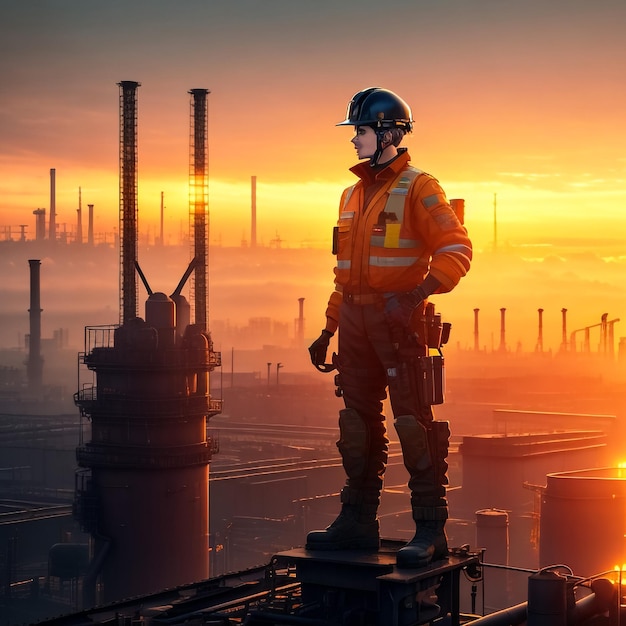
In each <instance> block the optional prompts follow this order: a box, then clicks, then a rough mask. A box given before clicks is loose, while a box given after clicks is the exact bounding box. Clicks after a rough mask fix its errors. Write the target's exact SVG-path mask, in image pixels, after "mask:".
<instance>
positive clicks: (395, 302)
mask: <svg viewBox="0 0 626 626" xmlns="http://www.w3.org/2000/svg"><path fill="white" fill-rule="evenodd" d="M424 300H426V294H425V293H424V290H423V289H422V287H421V286H417V287H416V288H415V289H413V291H407V292H404V293H394V294H392V295H391V296H389V297H387V299H386V302H385V317H386V318H387V322H388V323H389V326H391V328H392V330H395V331H405V330H406V329H407V328H408V327H409V323H410V322H411V317H412V316H413V313H414V311H415V309H417V307H418V306H419V305H420V304H422V302H424Z"/></svg>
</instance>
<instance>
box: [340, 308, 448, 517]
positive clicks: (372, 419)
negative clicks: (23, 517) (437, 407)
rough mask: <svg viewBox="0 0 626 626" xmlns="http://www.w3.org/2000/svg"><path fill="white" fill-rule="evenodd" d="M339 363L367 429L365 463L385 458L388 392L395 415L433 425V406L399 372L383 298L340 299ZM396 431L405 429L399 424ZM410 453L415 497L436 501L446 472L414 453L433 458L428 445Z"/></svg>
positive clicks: (350, 405)
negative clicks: (363, 301)
mask: <svg viewBox="0 0 626 626" xmlns="http://www.w3.org/2000/svg"><path fill="white" fill-rule="evenodd" d="M415 349H416V350H420V349H421V350H422V354H424V355H426V352H427V349H426V348H425V347H422V348H419V347H417V346H415ZM337 365H338V370H339V377H338V381H339V385H340V387H341V390H342V392H343V400H344V403H345V406H346V408H347V409H353V410H354V411H356V412H357V413H358V415H359V416H360V417H361V419H362V420H363V421H364V423H365V425H366V428H367V431H368V436H367V440H368V444H367V447H368V456H369V462H367V463H366V465H367V466H369V467H380V465H379V462H380V459H384V460H385V461H386V458H387V449H388V443H389V441H388V439H387V436H386V427H385V416H384V414H383V401H384V400H385V398H386V397H387V391H388V393H389V400H390V403H391V408H392V411H393V414H394V416H395V417H396V419H397V418H399V417H400V416H403V418H402V419H403V420H406V418H407V416H413V417H414V418H415V420H416V421H417V422H418V423H419V424H421V425H422V426H423V427H424V428H426V429H428V428H429V427H430V424H431V422H432V421H433V412H432V408H431V407H430V406H429V405H424V403H423V401H422V400H421V399H420V398H419V397H418V394H417V393H416V390H415V386H414V385H410V384H407V381H406V378H405V377H403V376H401V375H400V372H401V369H402V364H401V363H400V362H399V357H398V344H397V343H396V342H395V341H394V338H393V337H392V333H391V330H390V327H389V324H388V322H387V320H386V318H385V314H384V304H383V302H382V299H381V302H380V303H375V304H367V305H356V304H353V303H351V302H345V301H344V302H343V303H342V305H341V309H340V323H339V354H338V363H337ZM396 427H397V425H396ZM398 432H399V434H402V433H400V430H399V429H398ZM405 441H406V438H405ZM340 447H341V446H340ZM403 448H404V442H403ZM410 454H411V456H412V458H411V459H408V458H407V451H406V450H405V452H404V457H405V465H406V466H407V469H408V470H409V472H410V474H411V480H410V482H409V487H410V488H411V491H412V496H413V498H412V500H413V501H414V502H415V498H416V497H418V496H421V497H426V498H427V500H425V501H424V502H429V503H431V502H432V504H433V505H435V504H438V503H439V502H440V500H439V499H440V498H441V497H443V495H444V493H445V489H443V488H442V485H441V483H442V482H443V480H444V479H443V477H442V476H441V473H442V472H441V471H436V470H435V471H434V472H433V469H434V468H433V459H432V458H423V459H420V458H416V456H417V457H419V455H423V456H424V457H429V456H430V453H429V450H428V449H427V448H425V449H422V450H411V452H410ZM446 467H447V466H446ZM421 468H423V470H422V469H421ZM383 471H384V468H383ZM444 471H445V469H444ZM437 483H439V484H437Z"/></svg>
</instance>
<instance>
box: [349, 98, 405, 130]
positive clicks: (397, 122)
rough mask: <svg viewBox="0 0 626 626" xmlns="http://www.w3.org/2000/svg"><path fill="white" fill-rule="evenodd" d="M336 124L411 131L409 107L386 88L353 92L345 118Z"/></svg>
mask: <svg viewBox="0 0 626 626" xmlns="http://www.w3.org/2000/svg"><path fill="white" fill-rule="evenodd" d="M337 126H373V127H374V128H402V129H404V130H406V132H411V129H412V128H413V116H412V114H411V107H409V105H408V104H407V103H406V102H405V101H404V100H403V99H402V98H401V97H400V96H398V95H397V94H395V93H394V92H393V91H389V90H388V89H381V88H380V87H370V88H369V89H364V90H363V91H359V92H358V93H356V94H354V96H353V97H352V100H350V102H349V103H348V111H347V113H346V119H345V120H344V121H343V122H339V124H337Z"/></svg>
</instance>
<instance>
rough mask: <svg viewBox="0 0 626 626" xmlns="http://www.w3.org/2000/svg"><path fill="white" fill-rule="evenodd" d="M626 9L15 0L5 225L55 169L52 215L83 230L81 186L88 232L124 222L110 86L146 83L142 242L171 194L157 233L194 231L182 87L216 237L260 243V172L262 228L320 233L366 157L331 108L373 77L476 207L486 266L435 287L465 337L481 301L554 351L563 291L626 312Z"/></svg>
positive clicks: (422, 156)
mask: <svg viewBox="0 0 626 626" xmlns="http://www.w3.org/2000/svg"><path fill="white" fill-rule="evenodd" d="M624 24H626V3H625V2H624V0H597V1H595V2H593V3H591V2H589V1H588V0H585V1H583V0H549V1H547V0H524V1H522V0H514V1H513V0H509V1H507V0H431V1H427V0H386V1H385V2H380V1H376V2H374V1H371V0H340V1H339V0H315V1H313V0H310V1H308V0H307V1H305V0H256V1H254V0H178V1H176V2H174V1H173V0H171V1H165V0H132V1H130V2H128V1H123V0H108V1H107V2H100V1H96V0H55V1H48V0H2V1H1V2H0V77H1V79H2V80H1V82H0V94H1V96H0V239H4V238H5V237H6V232H7V229H8V228H9V227H11V228H12V229H13V233H14V235H13V236H14V238H15V237H16V236H17V232H18V226H19V225H20V224H26V225H27V236H28V237H29V238H32V237H34V234H35V220H34V216H33V215H32V212H33V210H34V209H36V208H46V209H49V194H50V168H55V170H56V189H57V207H56V208H57V226H58V228H59V230H63V229H64V228H65V229H67V231H68V232H70V233H71V232H72V231H73V230H74V229H75V226H76V217H77V215H76V209H77V208H78V190H79V188H80V189H81V191H82V205H83V209H84V210H85V207H86V205H87V204H90V203H91V204H94V206H95V230H96V233H108V236H111V237H112V233H113V229H114V228H115V227H116V226H117V223H118V189H119V180H118V159H119V143H118V137H119V88H118V86H117V83H119V82H120V81H123V80H134V81H138V82H140V83H141V86H140V87H139V89H138V91H137V97H138V138H139V168H138V171H139V228H140V237H142V238H143V240H144V241H146V240H147V241H150V239H151V238H152V239H153V238H154V236H155V235H157V234H158V228H159V211H160V198H161V192H163V193H164V197H165V206H166V209H165V238H166V241H169V242H171V243H177V242H178V241H179V238H180V236H181V234H182V233H186V232H187V229H188V226H187V212H188V200H187V188H188V164H189V139H188V138H189V122H190V119H189V117H190V116H189V112H190V96H189V94H188V91H189V90H190V89H194V88H206V89H209V90H210V91H211V94H210V96H209V153H210V159H209V160H210V166H209V167H210V192H209V203H210V238H211V243H212V244H213V245H216V244H219V245H222V246H239V245H240V244H241V242H242V241H243V240H248V241H249V239H250V181H251V177H252V176H256V177H257V219H258V229H257V230H258V236H257V239H258V242H259V243H260V244H264V245H269V244H270V242H271V241H272V240H273V239H275V238H280V240H281V241H282V246H283V247H290V248H299V247H316V248H320V249H328V248H329V246H330V239H331V229H332V226H333V225H334V223H335V220H336V215H337V204H338V199H339V195H340V192H341V190H342V188H343V187H345V186H346V185H348V184H351V183H352V182H353V180H354V177H353V175H352V174H351V173H350V172H349V171H348V168H349V167H350V166H351V165H353V164H354V163H355V161H356V157H355V152H354V149H353V147H352V145H351V144H350V138H351V129H350V128H337V127H336V126H335V124H336V123H337V122H339V121H341V120H343V119H344V116H345V111H346V105H347V103H348V101H349V100H350V98H351V97H352V95H353V94H354V93H355V92H357V91H359V90H361V89H363V88H366V87H369V86H374V85H378V86H383V87H386V88H389V89H392V90H394V91H396V92H397V93H399V94H400V95H401V96H402V97H403V98H404V99H405V100H407V101H408V102H409V103H410V104H411V106H412V108H413V114H414V117H415V120H416V122H415V130H414V132H413V133H412V135H410V136H409V137H408V139H407V141H406V142H405V143H406V145H407V146H408V147H409V150H410V153H411V155H412V161H413V164H414V165H416V166H417V167H419V168H421V169H423V170H426V171H428V172H430V173H432V174H433V175H435V176H436V177H437V178H438V179H439V180H440V181H441V183H442V185H443V187H444V189H445V190H446V192H447V194H448V197H450V198H464V199H465V201H466V225H467V227H468V230H469V232H470V235H471V237H472V239H473V242H474V245H475V249H476V251H477V253H476V255H475V261H474V266H473V268H472V271H471V272H470V274H469V276H468V278H467V279H464V281H463V285H462V288H460V289H458V290H456V291H455V292H453V293H452V294H450V295H449V296H445V298H442V300H445V304H442V306H445V307H450V308H454V309H457V310H460V311H462V317H461V319H460V320H459V321H457V322H455V323H457V327H458V325H459V324H460V325H462V327H463V328H465V331H464V332H463V333H462V336H461V339H462V340H463V341H464V342H465V343H468V342H471V327H472V326H471V325H472V310H473V308H480V309H481V316H484V319H485V320H486V322H485V324H486V325H487V322H488V325H489V327H490V328H493V329H496V328H497V325H498V316H499V309H500V307H508V310H509V313H508V315H510V318H509V319H510V327H511V334H512V335H513V332H515V335H514V336H515V337H517V336H519V337H525V338H526V339H525V341H526V342H527V343H526V344H525V345H527V346H528V347H531V348H532V344H533V335H534V328H535V326H536V317H537V308H538V307H544V308H545V309H546V314H545V315H546V325H547V326H548V325H549V328H550V332H551V336H552V338H553V339H552V340H551V344H552V345H558V342H559V341H560V311H561V308H562V307H566V308H568V309H569V310H570V312H571V322H570V323H571V327H572V328H578V327H581V326H585V325H587V324H590V323H592V322H596V321H598V320H599V317H600V315H601V314H602V313H603V312H605V311H607V310H608V311H610V314H611V316H612V317H613V316H616V317H621V318H623V319H624V320H625V322H623V323H622V326H624V324H626V281H625V280H624V275H625V273H626V254H625V252H624V241H625V240H626V211H625V208H626V123H625V119H624V117H625V111H626V43H625V40H624V33H623V30H624ZM494 215H495V216H496V217H497V228H494ZM85 221H86V219H85V218H83V224H85ZM495 244H497V245H495ZM494 248H497V251H498V252H499V253H500V255H502V254H503V253H505V252H507V253H508V252H511V254H507V255H506V261H505V260H503V257H502V256H493V255H492V253H493V251H494ZM331 261H332V259H330V260H329V263H328V267H324V268H315V271H317V272H318V273H319V274H320V276H322V275H323V276H322V277H321V278H316V281H318V283H317V284H319V285H320V286H319V289H318V291H319V294H320V295H319V296H315V297H312V296H311V294H310V293H309V292H307V291H306V290H305V289H301V286H300V283H299V279H298V283H297V284H295V285H294V293H291V291H290V292H289V298H291V299H293V298H295V297H297V296H300V295H302V296H306V297H307V303H308V305H309V307H310V309H309V310H310V311H311V315H310V317H311V322H310V323H311V326H310V328H311V329H316V328H317V327H318V326H320V327H321V324H322V319H321V318H322V315H323V308H324V302H325V298H326V295H325V294H326V293H328V292H329V291H330V290H331V289H332V273H331V271H330V266H331ZM313 270H314V268H311V271H313ZM176 271H179V270H178V268H177V270H176ZM212 280H213V281H214V283H213V284H216V283H217V284H219V281H220V280H224V281H226V282H228V278H227V277H215V276H212ZM326 284H328V287H326ZM254 288H258V290H259V294H260V295H259V298H257V299H256V300H255V302H257V303H264V302H266V301H265V300H264V298H263V296H262V292H263V290H262V285H261V284H259V285H256V286H255V287H254ZM251 289H253V286H251V285H247V286H246V287H245V291H246V293H247V294H250V293H251ZM220 297H222V294H221V293H220V294H218V296H216V298H215V300H214V302H215V308H216V309H217V311H216V313H217V314H218V315H221V312H220V309H219V307H220V304H219V298H220ZM289 301H290V302H291V300H289ZM48 310H50V307H48ZM224 310H225V311H228V315H230V316H231V318H233V317H235V315H239V317H241V318H242V319H246V316H247V315H248V314H249V311H247V310H245V309H244V310H241V311H238V310H237V309H236V307H234V306H231V305H230V304H228V303H227V302H226V301H225V302H224ZM313 311H315V314H314V313H313ZM265 313H266V311H265V310H264V309H258V312H257V314H265ZM267 313H268V314H270V312H269V311H267ZM271 314H273V313H271ZM276 315H277V316H279V313H276ZM280 315H282V316H285V315H287V313H285V311H281V312H280ZM291 317H292V311H289V312H288V315H287V318H288V319H290V318H291ZM458 317H459V316H458V315H457V318H458ZM516 325H517V327H516ZM625 328H626V326H625ZM311 332H312V333H313V330H312V331H311ZM618 334H619V336H622V335H624V334H626V333H625V332H624V331H623V330H621V329H620V328H619V327H618ZM529 337H530V339H529ZM494 341H496V343H497V336H496V339H495V340H494Z"/></svg>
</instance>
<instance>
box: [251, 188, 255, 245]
mask: <svg viewBox="0 0 626 626" xmlns="http://www.w3.org/2000/svg"><path fill="white" fill-rule="evenodd" d="M250 194H251V199H250V203H251V207H250V208H251V213H252V215H251V218H250V222H251V223H250V245H251V247H253V248H256V176H253V177H252V180H251V190H250Z"/></svg>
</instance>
